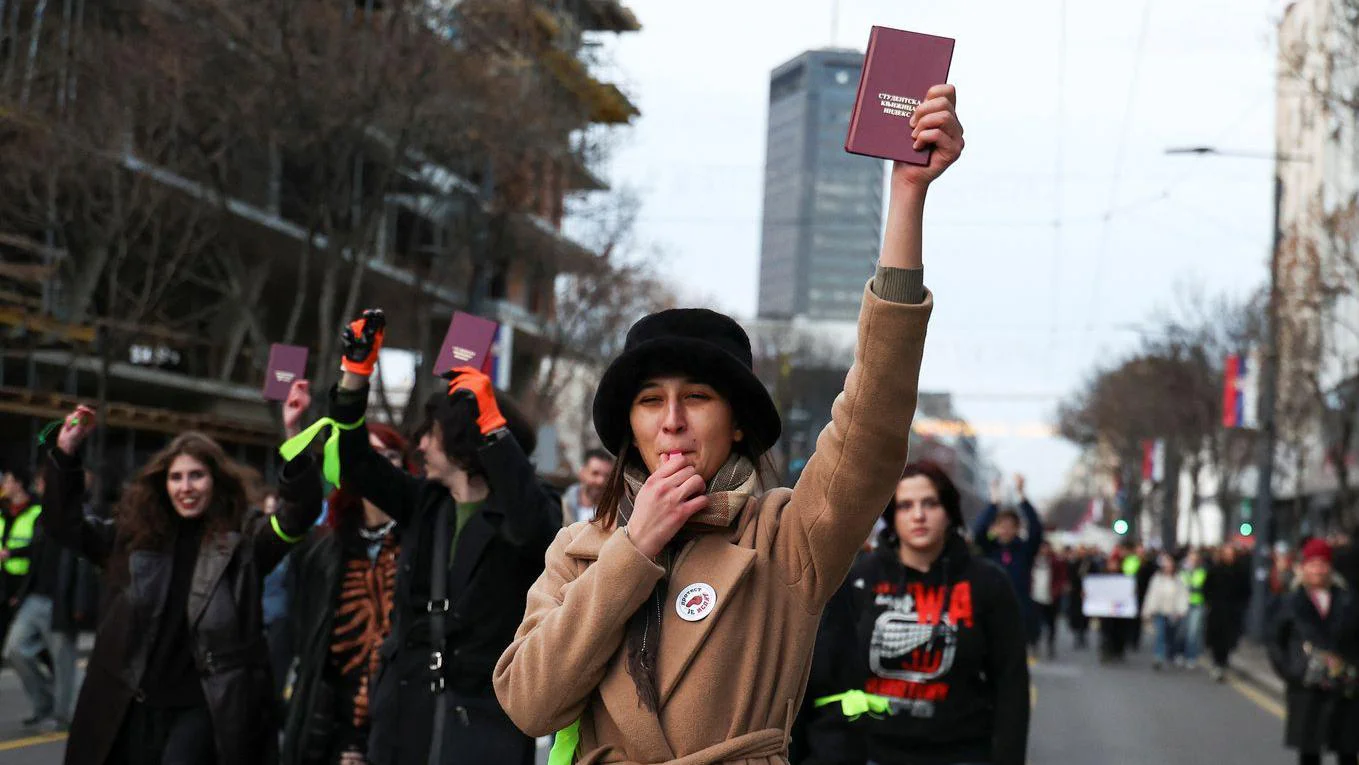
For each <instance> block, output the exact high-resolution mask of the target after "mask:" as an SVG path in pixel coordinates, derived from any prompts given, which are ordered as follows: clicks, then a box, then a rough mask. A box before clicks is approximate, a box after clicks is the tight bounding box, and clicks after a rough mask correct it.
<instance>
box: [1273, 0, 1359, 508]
mask: <svg viewBox="0 0 1359 765" xmlns="http://www.w3.org/2000/svg"><path fill="white" fill-rule="evenodd" d="M1352 6H1353V4H1352V3H1351V2H1347V1H1346V0H1297V1H1296V2H1289V3H1285V4H1284V5H1283V6H1282V14H1281V17H1280V21H1279V35H1278V45H1279V50H1278V61H1279V66H1278V71H1279V75H1278V76H1279V80H1278V87H1277V93H1276V131H1275V135H1276V155H1277V157H1278V160H1277V176H1278V186H1277V190H1278V194H1279V198H1278V216H1279V219H1278V226H1279V230H1278V247H1279V252H1278V258H1279V263H1278V279H1279V297H1280V306H1279V308H1280V310H1279V316H1280V317H1281V319H1280V326H1279V336H1278V337H1279V358H1280V373H1279V406H1278V409H1277V411H1278V417H1279V424H1280V447H1281V449H1280V456H1279V460H1280V462H1279V464H1278V468H1279V469H1278V473H1279V475H1280V479H1281V480H1280V481H1279V482H1278V483H1277V484H1276V494H1277V496H1279V497H1281V498H1282V499H1284V500H1285V504H1284V506H1283V507H1282V508H1281V510H1282V515H1283V517H1281V519H1280V521H1281V523H1280V529H1281V530H1282V531H1285V532H1287V531H1288V530H1290V529H1296V530H1299V531H1301V532H1304V533H1308V532H1310V533H1316V532H1319V531H1324V530H1325V529H1326V528H1329V527H1331V526H1334V525H1336V524H1341V525H1352V524H1353V523H1355V522H1356V521H1359V517H1355V514H1354V513H1353V507H1352V505H1353V501H1352V500H1349V501H1348V504H1350V505H1351V508H1350V510H1349V511H1346V510H1345V509H1344V508H1341V507H1339V505H1340V504H1347V502H1345V501H1342V499H1341V497H1340V494H1341V493H1343V492H1342V488H1341V484H1342V482H1344V483H1346V484H1350V485H1352V484H1354V483H1355V482H1356V479H1357V478H1359V476H1356V475H1355V474H1359V448H1357V447H1359V444H1357V443H1356V442H1359V433H1356V432H1355V431H1356V430H1359V99H1357V98H1356V97H1355V95H1354V94H1355V93H1359V69H1356V65H1359V52H1356V47H1355V46H1356V45H1359V30H1356V29H1355V28H1354V26H1353V23H1352V22H1350V21H1347V18H1349V16H1348V14H1352V13H1353V10H1352ZM1350 491H1351V492H1352V490H1350ZM1346 515H1348V516H1349V517H1345V516H1346Z"/></svg>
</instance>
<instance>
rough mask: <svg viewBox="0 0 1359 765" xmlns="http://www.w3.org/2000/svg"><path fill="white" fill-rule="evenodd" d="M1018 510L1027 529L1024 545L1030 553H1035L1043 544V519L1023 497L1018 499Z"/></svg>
mask: <svg viewBox="0 0 1359 765" xmlns="http://www.w3.org/2000/svg"><path fill="white" fill-rule="evenodd" d="M1019 512H1021V513H1023V514H1024V525H1025V526H1027V527H1028V529H1029V536H1028V538H1027V539H1025V540H1024V546H1025V547H1027V548H1029V554H1030V555H1037V554H1038V548H1039V547H1042V546H1043V533H1044V532H1043V519H1042V518H1040V517H1038V510H1036V509H1035V508H1034V506H1033V505H1031V504H1029V500H1028V499H1027V498H1024V497H1021V498H1020V500H1019Z"/></svg>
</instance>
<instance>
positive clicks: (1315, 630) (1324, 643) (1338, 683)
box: [1267, 539, 1359, 765]
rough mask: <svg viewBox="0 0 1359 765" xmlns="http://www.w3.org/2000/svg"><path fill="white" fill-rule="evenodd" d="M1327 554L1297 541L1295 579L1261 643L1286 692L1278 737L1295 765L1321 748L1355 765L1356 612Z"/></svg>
mask: <svg viewBox="0 0 1359 765" xmlns="http://www.w3.org/2000/svg"><path fill="white" fill-rule="evenodd" d="M1331 559H1332V550H1331V546H1330V545H1329V544H1328V543H1326V542H1325V541H1324V540H1321V539H1313V540H1311V541H1309V542H1307V544H1305V545H1303V548H1302V575H1301V577H1300V579H1301V581H1300V582H1299V583H1298V584H1299V586H1297V587H1294V588H1293V589H1292V590H1290V591H1289V592H1288V593H1287V594H1286V595H1285V596H1284V597H1283V599H1282V600H1281V601H1280V606H1279V611H1278V614H1277V615H1276V617H1275V620H1274V624H1273V628H1272V630H1271V639H1270V640H1269V641H1268V644H1267V648H1268V650H1269V659H1270V663H1271V664H1273V665H1274V670H1275V671H1276V672H1278V674H1279V677H1280V678H1282V679H1283V681H1284V683H1286V685H1287V689H1288V690H1287V702H1288V716H1287V719H1286V720H1285V723H1284V742H1285V745H1286V746H1288V747H1289V748H1290V749H1296V750H1297V751H1298V762H1299V763H1300V765H1320V763H1321V755H1322V753H1323V752H1335V753H1336V762H1337V763H1339V764H1340V765H1355V763H1356V762H1359V759H1356V756H1355V754H1356V752H1359V609H1356V604H1355V598H1354V595H1353V594H1352V593H1351V592H1350V591H1349V589H1348V588H1347V587H1346V586H1345V585H1344V584H1343V583H1342V582H1340V581H1338V579H1337V578H1336V577H1333V576H1332V573H1333V569H1332V567H1331Z"/></svg>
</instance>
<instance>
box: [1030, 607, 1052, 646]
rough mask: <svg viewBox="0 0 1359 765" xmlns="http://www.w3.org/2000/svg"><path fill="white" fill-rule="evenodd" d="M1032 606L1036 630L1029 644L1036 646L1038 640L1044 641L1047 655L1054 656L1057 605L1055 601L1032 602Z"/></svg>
mask: <svg viewBox="0 0 1359 765" xmlns="http://www.w3.org/2000/svg"><path fill="white" fill-rule="evenodd" d="M1033 607H1034V611H1035V612H1036V614H1037V621H1038V631H1037V632H1036V633H1035V634H1034V635H1033V640H1032V641H1031V642H1030V645H1032V646H1033V647H1034V648H1037V647H1038V643H1039V642H1040V641H1042V642H1046V643H1047V646H1048V656H1055V655H1056V654H1057V611H1058V609H1059V606H1058V605H1057V604H1056V603H1034V604H1033Z"/></svg>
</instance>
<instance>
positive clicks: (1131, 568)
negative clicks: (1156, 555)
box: [1123, 555, 1142, 576]
mask: <svg viewBox="0 0 1359 765" xmlns="http://www.w3.org/2000/svg"><path fill="white" fill-rule="evenodd" d="M1141 570H1142V559H1141V558H1139V557H1137V556H1136V555H1129V556H1128V557H1126V558H1124V559H1123V574H1124V575H1125V576H1137V572H1138V571H1141Z"/></svg>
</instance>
